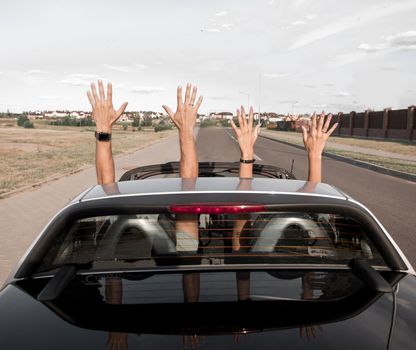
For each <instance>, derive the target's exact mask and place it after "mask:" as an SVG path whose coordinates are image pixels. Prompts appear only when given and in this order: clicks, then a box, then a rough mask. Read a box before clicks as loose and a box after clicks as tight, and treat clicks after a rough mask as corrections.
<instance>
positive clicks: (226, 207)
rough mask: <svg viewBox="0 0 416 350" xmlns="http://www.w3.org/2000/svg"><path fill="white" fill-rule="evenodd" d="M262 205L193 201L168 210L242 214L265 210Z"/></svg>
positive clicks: (192, 212)
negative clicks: (200, 202)
mask: <svg viewBox="0 0 416 350" xmlns="http://www.w3.org/2000/svg"><path fill="white" fill-rule="evenodd" d="M265 210H266V209H265V207H264V205H259V204H233V203H227V204H224V203H208V204H207V203H203V204H199V203H194V204H179V205H171V206H170V207H169V211H170V212H171V213H174V214H242V213H254V212H260V211H265Z"/></svg>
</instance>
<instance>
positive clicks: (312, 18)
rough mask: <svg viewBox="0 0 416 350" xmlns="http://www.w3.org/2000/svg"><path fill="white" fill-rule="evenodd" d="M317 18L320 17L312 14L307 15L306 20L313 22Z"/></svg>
mask: <svg viewBox="0 0 416 350" xmlns="http://www.w3.org/2000/svg"><path fill="white" fill-rule="evenodd" d="M317 18H318V15H317V14H315V13H313V14H312V13H311V14H309V15H306V19H308V20H309V21H313V20H315V19H317Z"/></svg>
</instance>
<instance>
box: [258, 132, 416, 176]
mask: <svg viewBox="0 0 416 350" xmlns="http://www.w3.org/2000/svg"><path fill="white" fill-rule="evenodd" d="M259 136H260V137H263V138H265V139H268V140H272V141H275V142H280V143H283V144H285V145H288V146H293V147H296V148H298V149H304V147H302V146H299V145H297V144H294V143H291V142H287V141H282V140H277V139H275V138H273V137H270V136H265V135H259ZM323 155H324V156H325V157H328V158H332V159H336V160H339V161H342V162H345V163H349V164H352V165H355V166H358V167H361V168H365V169H369V170H373V171H376V172H378V173H382V174H385V175H390V176H394V177H398V178H400V179H404V180H407V181H412V182H416V175H414V174H409V173H405V172H402V171H398V170H393V169H388V168H385V167H382V166H379V165H375V164H371V163H368V162H363V161H362V160H356V159H352V158H348V157H343V156H340V155H337V154H333V153H328V152H324V153H323Z"/></svg>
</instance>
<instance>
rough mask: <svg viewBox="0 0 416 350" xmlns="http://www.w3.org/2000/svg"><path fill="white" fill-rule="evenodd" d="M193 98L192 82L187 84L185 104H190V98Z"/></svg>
mask: <svg viewBox="0 0 416 350" xmlns="http://www.w3.org/2000/svg"><path fill="white" fill-rule="evenodd" d="M190 98H191V84H190V83H188V84H186V92H185V105H187V104H189V100H190Z"/></svg>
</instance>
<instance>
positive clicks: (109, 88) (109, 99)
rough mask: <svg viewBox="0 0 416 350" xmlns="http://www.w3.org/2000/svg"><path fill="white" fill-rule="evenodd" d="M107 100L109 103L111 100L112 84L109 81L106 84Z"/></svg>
mask: <svg viewBox="0 0 416 350" xmlns="http://www.w3.org/2000/svg"><path fill="white" fill-rule="evenodd" d="M107 101H109V102H110V103H112V101H113V84H111V83H108V84H107Z"/></svg>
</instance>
